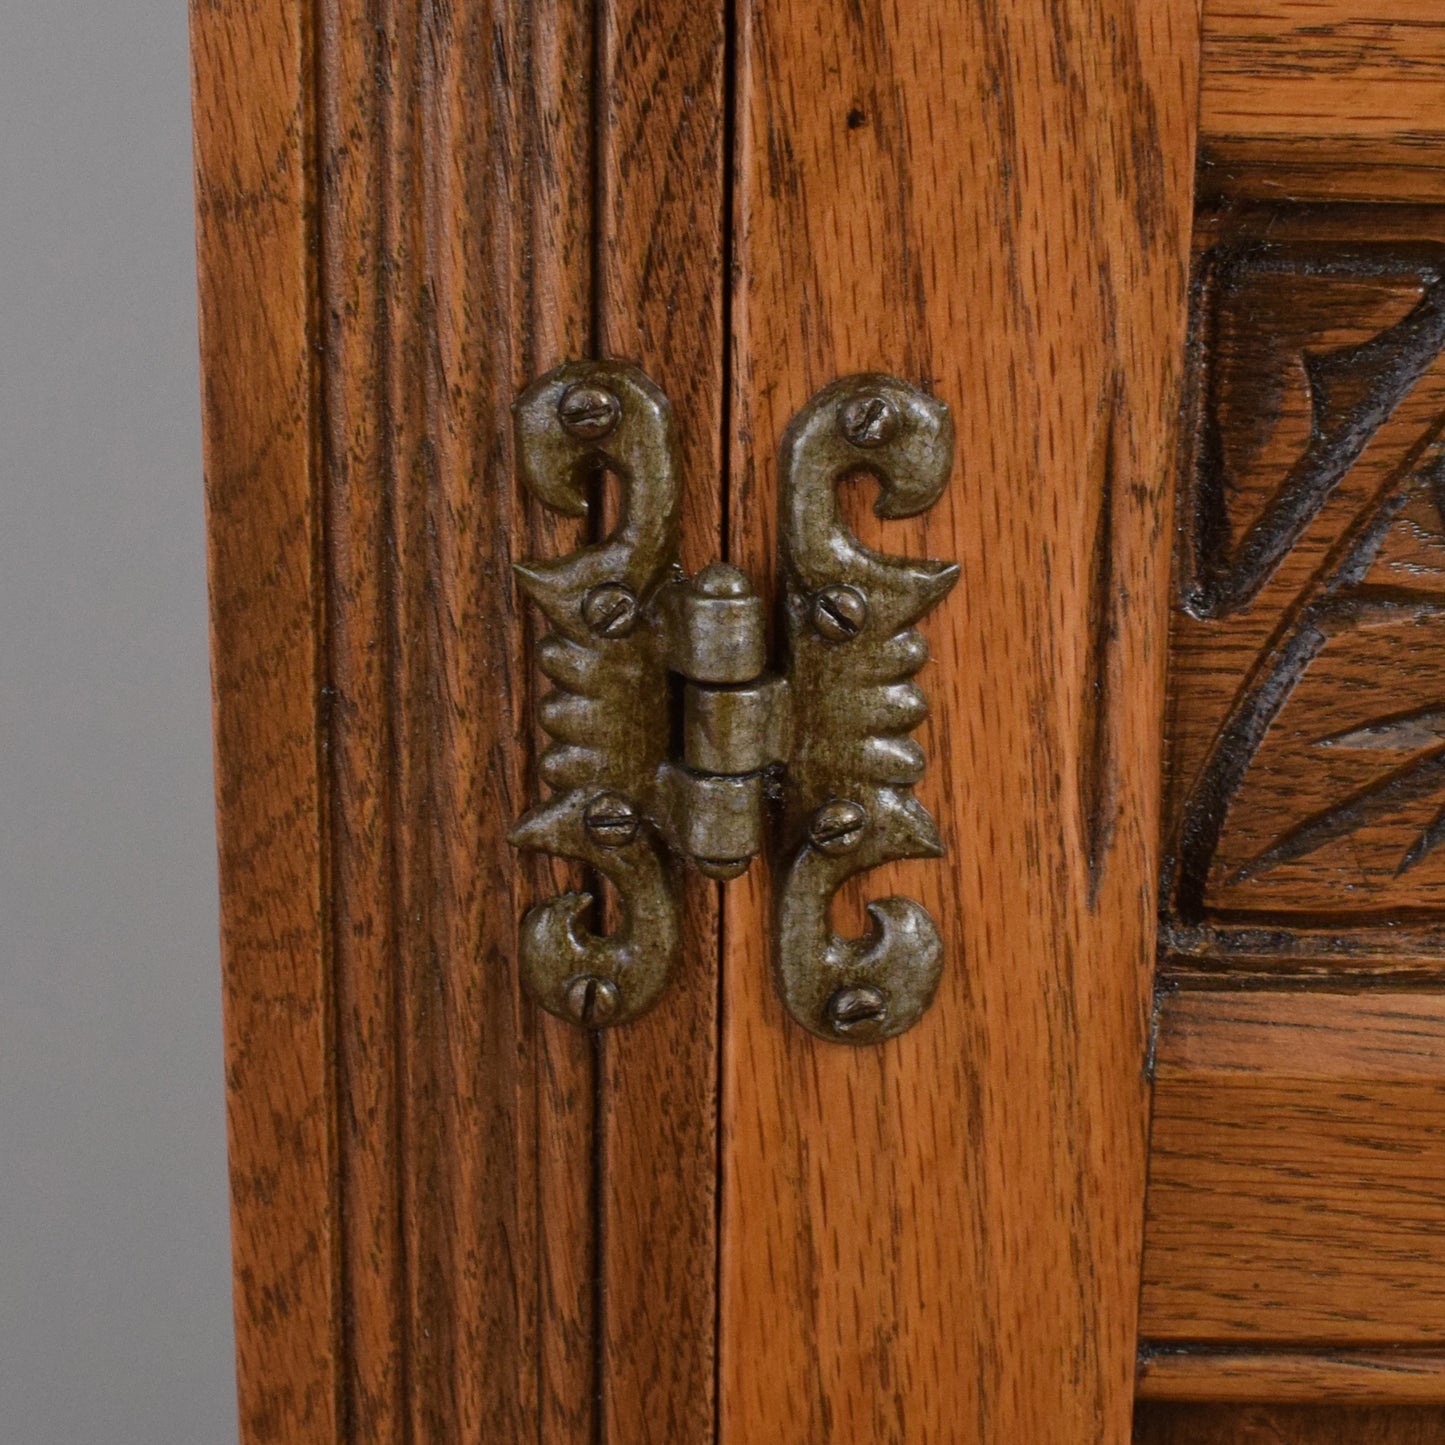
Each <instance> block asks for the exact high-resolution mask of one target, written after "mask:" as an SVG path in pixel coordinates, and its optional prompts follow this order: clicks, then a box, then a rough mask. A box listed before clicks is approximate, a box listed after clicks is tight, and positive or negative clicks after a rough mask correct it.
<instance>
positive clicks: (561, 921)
mask: <svg viewBox="0 0 1445 1445" xmlns="http://www.w3.org/2000/svg"><path fill="white" fill-rule="evenodd" d="M516 426H517V456H518V462H519V466H520V468H521V472H522V478H523V481H524V482H525V483H526V485H527V486H528V487H530V488H531V490H532V491H533V492H534V493H535V494H536V495H537V496H538V497H540V498H541V500H542V501H543V502H545V503H546V504H547V506H549V507H551V508H553V509H554V510H556V511H559V512H563V513H565V514H567V515H569V516H584V515H585V514H586V512H587V509H588V500H587V498H588V490H589V488H590V486H591V485H592V482H593V480H594V478H595V477H596V476H597V475H598V474H599V473H601V472H603V471H610V472H612V473H613V474H614V475H615V476H616V477H617V479H618V481H619V482H620V484H621V495H622V504H621V510H620V516H619V519H618V522H617V525H616V527H615V528H614V530H613V532H612V534H611V536H609V537H607V538H606V539H605V540H604V541H601V542H597V543H593V544H592V545H589V546H584V547H580V548H578V549H577V550H576V551H574V552H570V553H568V554H567V555H566V556H564V557H556V558H550V559H546V560H543V561H534V562H528V563H525V564H519V565H518V567H517V575H518V577H519V579H520V581H521V584H522V586H523V588H524V589H525V590H526V592H527V594H528V595H529V596H530V597H531V598H532V600H533V601H534V602H536V604H537V605H538V606H539V607H540V608H541V610H542V612H543V613H544V614H545V616H546V618H547V621H548V622H549V623H550V624H551V626H552V628H553V629H554V630H553V632H551V633H550V634H549V635H548V636H547V637H545V638H544V639H543V640H542V642H541V644H540V646H539V648H538V665H539V666H540V668H541V670H542V672H543V673H544V674H545V675H546V676H547V677H548V678H550V679H551V681H552V682H553V683H554V684H555V685H556V687H555V691H552V692H549V693H548V694H547V695H546V696H545V697H544V698H543V699H542V702H541V704H540V709H539V711H540V717H541V723H542V726H543V728H544V729H545V730H546V732H547V733H548V735H549V736H550V737H551V738H552V740H553V741H552V745H551V746H550V747H548V749H547V750H546V752H545V753H543V755H542V759H541V763H540V772H541V775H542V779H543V781H544V782H545V783H547V784H548V786H549V787H550V788H551V789H552V790H553V796H552V797H551V798H549V799H548V800H547V801H546V802H545V803H543V804H541V805H540V806H539V807H536V808H533V809H532V811H531V812H529V813H528V814H527V815H526V816H525V817H523V818H522V820H521V821H520V822H519V823H518V824H517V826H516V828H515V829H514V830H513V833H512V841H513V842H514V843H515V844H516V845H517V846H518V847H521V848H532V849H538V850H541V851H545V852H548V853H554V854H558V855H561V856H563V857H567V858H575V859H579V860H580V861H581V862H583V863H586V864H588V865H589V866H591V867H592V868H595V869H596V870H597V871H598V872H599V873H600V874H602V875H603V876H604V877H606V878H607V879H608V880H609V881H610V882H611V884H612V885H613V888H614V889H615V891H616V895H617V920H616V925H615V927H614V928H613V929H612V930H611V932H609V933H598V932H594V931H593V930H592V929H591V928H589V927H588V925H587V922H586V918H587V915H588V913H589V911H590V910H591V908H592V906H593V899H592V897H591V895H590V894H587V893H567V894H563V895H562V896H560V897H556V898H550V899H547V900H546V901H544V902H542V903H539V904H537V905H536V906H535V907H534V908H532V909H531V910H530V911H529V912H528V914H527V915H526V917H525V918H524V919H523V920H522V935H521V965H522V977H523V979H524V981H525V982H526V984H527V987H528V988H529V990H530V991H531V992H532V994H533V995H534V997H535V998H536V999H537V1000H538V1002H539V1003H541V1004H542V1006H543V1007H544V1008H547V1009H549V1010H551V1011H552V1012H553V1013H556V1014H560V1015H561V1016H562V1017H564V1018H569V1019H571V1020H573V1021H574V1022H576V1023H581V1024H585V1025H587V1026H589V1027H593V1028H597V1027H602V1026H604V1025H609V1024H618V1023H623V1022H626V1021H627V1020H629V1019H633V1018H636V1017H637V1016H638V1015H639V1014H641V1013H643V1012H644V1011H645V1010H647V1009H648V1008H650V1007H651V1006H652V1005H653V1004H654V1003H655V1002H656V1001H657V998H658V996H659V995H660V994H661V992H662V990H663V988H664V986H665V985H666V983H667V979H668V976H669V974H670V973H671V971H672V969H673V966H674V964H675V963H676V961H677V957H678V954H679V951H680V948H681V937H682V933H681V926H680V894H679V877H678V873H679V869H680V867H682V866H691V867H693V868H695V869H697V870H698V871H700V872H702V873H703V874H705V875H706V876H708V877H710V878H717V879H728V878H734V877H737V876H738V875H739V874H740V873H742V872H744V871H745V870H746V869H747V867H748V865H749V863H750V862H751V860H752V859H753V858H754V857H755V856H756V855H757V854H759V853H760V852H762V851H763V849H764V846H765V842H766V841H767V835H768V833H769V829H768V827H767V822H768V819H769V818H770V817H773V818H775V820H776V827H775V828H774V829H773V830H772V836H773V840H774V849H773V851H774V852H775V854H776V866H777V878H778V883H777V888H776V896H777V924H776V949H775V955H774V971H775V974H776V978H777V981H778V988H779V992H780V993H781V995H782V999H783V1002H784V1004H785V1005H786V1007H787V1009H788V1012H789V1013H790V1014H791V1015H792V1016H793V1018H794V1019H796V1020H797V1022H798V1023H800V1024H802V1025H803V1027H804V1028H806V1029H809V1030H811V1031H812V1032H813V1033H815V1034H817V1035H819V1036H820V1037H822V1038H826V1039H835V1040H841V1041H845V1042H849V1043H871V1042H875V1041H878V1040H881V1039H886V1038H891V1037H892V1036H894V1035H895V1034H899V1033H902V1032H903V1031H904V1030H905V1029H907V1028H909V1027H911V1026H912V1025H913V1024H914V1023H915V1022H917V1020H918V1019H919V1018H920V1017H921V1016H922V1014H923V1012H924V1010H925V1009H926V1008H927V1007H928V1005H929V1003H930V1002H931V1000H932V998H933V994H934V991H935V989H936V988H937V986H938V980H939V975H940V972H941V969H942V957H943V948H942V943H941V941H940V939H939V935H938V930H937V929H936V928H935V926H934V923H933V920H932V918H930V917H929V915H928V912H927V911H926V910H925V909H924V908H923V907H922V906H921V905H920V904H918V903H915V902H913V901H912V900H911V899H907V898H885V899H882V900H881V901H879V902H877V903H873V904H870V905H869V907H868V914H869V917H870V919H871V927H870V930H869V932H868V934H867V935H866V936H865V937H863V938H861V939H846V938H840V937H838V936H837V935H835V934H834V933H833V931H832V928H831V925H830V923H829V910H830V904H831V900H832V898H833V895H834V893H836V892H837V890H838V888H839V887H840V886H841V885H842V883H843V882H844V881H845V880H846V879H847V878H849V877H851V876H852V875H854V874H856V873H860V872H862V871H864V870H865V869H869V868H874V867H877V866H878V865H879V864H880V863H885V862H888V861H889V860H891V859H897V858H919V857H939V856H941V855H942V853H943V846H942V844H941V843H940V841H939V837H938V832H937V829H936V828H935V827H934V824H933V820H932V818H930V817H929V815H928V813H927V811H926V810H925V809H924V808H923V806H922V805H921V804H920V803H919V802H918V801H917V800H916V799H915V798H914V797H913V796H912V793H911V791H910V790H911V787H912V785H913V784H914V783H916V782H917V781H918V779H919V778H920V777H921V776H922V774H923V768H924V756H923V750H922V749H921V748H920V747H919V746H918V744H917V743H916V742H914V741H913V740H912V739H911V738H910V737H909V736H908V734H909V733H910V732H911V731H912V730H913V729H914V728H916V727H917V726H918V724H919V723H920V722H921V721H922V720H923V718H924V717H925V716H926V714H927V711H928V704H927V701H926V699H925V698H924V695H923V693H922V691H921V690H920V689H919V688H918V687H917V686H916V685H915V684H914V683H913V682H912V681H911V679H912V677H913V675H914V674H915V673H916V672H917V671H918V670H919V668H921V667H922V666H923V664H924V662H925V661H926V660H927V656H928V649H927V645H926V644H925V643H924V641H923V639H922V637H921V636H920V635H919V634H918V633H917V632H916V631H914V630H913V624H914V623H915V622H917V621H918V620H919V619H920V618H921V617H922V616H923V615H924V614H925V613H927V612H928V611H929V610H930V608H932V607H933V606H934V605H935V604H937V603H938V602H939V601H940V600H941V599H942V598H943V597H944V596H945V595H946V594H947V592H948V591H949V589H950V588H951V587H952V586H953V584H954V582H955V581H956V580H957V578H958V568H957V567H956V566H954V565H953V564H951V563H944V562H927V561H911V560H907V559H903V558H898V557H888V556H884V555H882V554H880V553H877V552H874V551H871V550H870V549H868V548H867V547H865V546H863V545H862V543H860V542H859V541H858V540H857V539H856V538H855V537H854V536H853V535H852V534H851V533H850V532H849V531H848V529H847V528H846V527H845V526H844V525H843V523H842V521H841V519H840V517H839V513H838V507H837V503H836V499H835V488H836V486H837V484H838V483H839V482H840V481H842V480H843V478H845V477H847V476H849V475H852V474H855V473H857V472H860V471H866V472H869V473H872V474H873V475H874V476H875V477H876V478H877V479H878V481H879V483H880V485H881V487H882V494H881V496H880V498H879V500H878V503H877V505H876V508H875V510H876V511H877V513H878V515H879V516H881V517H908V516H913V515H914V514H916V513H918V512H921V511H923V510H924V509H925V508H927V507H929V506H931V505H932V504H933V503H934V502H935V501H936V500H937V499H938V497H939V495H940V494H941V492H942V490H943V487H944V484H945V483H946V481H947V479H948V474H949V470H950V468H951V465H952V460H953V424H952V421H951V419H950V417H949V414H948V408H947V407H946V406H944V405H943V404H942V403H941V402H939V401H936V400H934V399H933V398H932V397H929V396H926V395H924V394H923V393H922V392H920V391H918V390H916V389H915V388H913V387H911V386H909V385H907V384H906V383H905V382H901V381H897V380H895V379H894V378H892V377H888V376H881V375H862V376H854V377H848V378H846V379H844V380H842V381H837V382H834V383H833V384H832V385H831V386H828V387H825V388H824V389H823V390H822V391H821V392H819V393H818V394H817V396H815V397H814V398H813V399H812V400H811V401H810V402H809V403H808V404H807V405H806V406H805V407H804V408H803V409H802V410H801V411H800V412H799V413H798V415H797V416H796V417H795V418H794V419H793V422H792V425H791V426H790V427H789V428H788V431H787V435H786V436H785V437H784V440H783V447H782V458H781V476H780V482H781V506H782V513H783V545H782V570H783V577H784V584H785V595H784V612H785V617H786V630H787V644H788V646H787V663H786V666H785V668H784V671H783V675H782V676H777V675H773V674H770V673H768V672H767V671H766V669H765V663H766V625H765V618H764V614H763V604H762V601H761V599H760V598H759V597H758V596H757V595H756V594H755V593H754V591H753V589H752V586H751V584H750V583H749V582H748V579H747V578H746V577H745V576H744V575H743V573H741V572H740V571H738V569H737V568H735V567H731V566H729V565H727V564H726V563H714V564H713V565H712V566H710V567H706V568H704V569H703V570H702V571H701V572H699V573H697V575H696V576H694V577H691V578H689V577H687V576H685V575H684V573H683V570H682V567H681V564H680V561H679V548H678V477H677V445H676V435H675V432H674V427H673V419H672V413H671V410H670V408H669V407H668V404H667V400H666V398H665V397H664V396H663V394H662V392H661V391H659V390H658V388H657V387H656V386H654V385H653V383H652V382H651V381H649V380H648V379H647V377H646V376H644V375H643V374H642V372H641V371H639V370H638V369H637V368H636V367H632V366H626V365H623V364H621V363H618V362H573V363H571V364H569V365H566V366H562V367H559V368H557V370H555V371H552V372H550V373H548V375H546V376H544V377H542V378H541V380H539V381H537V382H534V383H533V384H532V385H531V386H530V387H528V388H527V390H526V391H525V392H524V393H523V395H522V396H521V398H520V399H519V400H518V402H517V405H516ZM674 738H677V739H680V747H678V746H676V745H675V743H674Z"/></svg>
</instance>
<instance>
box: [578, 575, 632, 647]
mask: <svg viewBox="0 0 1445 1445" xmlns="http://www.w3.org/2000/svg"><path fill="white" fill-rule="evenodd" d="M582 620H583V622H585V623H586V624H587V626H588V628H589V629H590V630H591V631H592V632H595V633H596V634H597V636H598V637H626V636H627V634H628V633H629V632H631V631H632V629H633V628H634V627H635V626H636V625H637V598H636V597H635V596H634V595H633V591H632V588H630V587H629V586H628V585H627V584H626V583H625V582H604V583H602V585H601V586H600V587H594V588H593V589H592V590H591V591H590V592H589V593H588V594H587V595H586V596H585V597H584V598H583V599H582Z"/></svg>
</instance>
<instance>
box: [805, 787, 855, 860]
mask: <svg viewBox="0 0 1445 1445" xmlns="http://www.w3.org/2000/svg"><path fill="white" fill-rule="evenodd" d="M867 826H868V810H867V808H865V807H864V806H863V805H862V803H855V802H854V801H853V800H852V799H851V798H834V799H832V800H831V801H830V802H827V803H824V804H823V806H822V807H821V808H819V809H818V811H817V812H816V813H814V814H813V821H812V822H811V823H810V824H809V825H808V841H809V842H810V843H811V844H812V845H813V847H815V848H816V849H818V851H819V852H820V853H828V854H832V855H835V856H836V855H837V854H839V853H849V852H851V851H852V850H853V849H854V848H856V847H857V846H858V844H859V841H860V840H861V839H862V837H863V830H864V829H865V828H866V827H867Z"/></svg>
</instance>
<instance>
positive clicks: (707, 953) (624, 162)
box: [597, 0, 728, 1445]
mask: <svg viewBox="0 0 1445 1445" xmlns="http://www.w3.org/2000/svg"><path fill="white" fill-rule="evenodd" d="M599 16H600V19H601V23H602V31H601V35H600V37H599V42H600V54H599V74H600V76H601V77H602V78H603V79H602V91H601V106H600V111H599V119H600V125H599V142H600V153H599V183H600V199H601V215H600V218H599V246H600V259H599V285H598V294H597V305H598V314H597V336H598V341H597V350H598V354H600V355H604V356H613V357H626V358H628V359H629V360H633V361H636V362H638V363H639V364H640V365H641V366H642V367H643V369H644V370H645V371H646V372H647V373H648V375H649V376H651V377H652V379H653V380H654V381H655V382H657V384H658V385H659V386H661V387H662V389H663V391H664V392H666V394H667V397H668V400H669V401H670V402H671V403H672V407H673V410H674V413H675V414H676V416H677V419H678V434H679V449H680V459H681V476H682V547H683V563H684V565H685V566H686V567H687V569H688V570H689V571H695V570H697V569H699V568H701V567H704V566H706V565H707V564H708V563H710V562H714V561H716V560H717V559H718V558H719V557H720V556H721V555H722V514H723V481H722V477H723V467H722V434H723V428H722V413H723V353H724V346H723V299H724V294H725V290H726V284H725V273H724V261H725V246H724V231H725V225H726V210H725V200H724V171H725V162H726V157H725V154H724V148H723V147H724V134H725V128H726V113H727V97H726V94H725V91H726V77H725V74H724V67H725V62H726V58H727V49H728V40H727V22H728V15H727V13H726V9H725V6H724V5H723V4H722V3H721V0H608V3H607V4H605V5H603V6H601V7H599ZM718 912H719V910H718V889H717V885H716V884H714V883H709V882H707V881H706V880H705V879H703V878H701V877H700V876H697V875H692V876H690V877H689V878H688V879H687V881H686V896H685V900H684V916H683V929H684V933H683V937H684V947H683V959H682V964H681V966H680V967H679V969H678V970H677V975H676V977H675V978H674V979H673V981H672V984H671V986H670V987H669V989H668V991H667V992H666V994H665V995H664V996H663V999H662V1001H661V1002H660V1003H659V1005H658V1007H657V1008H656V1009H655V1010H653V1012H652V1013H651V1014H649V1015H647V1016H646V1017H645V1018H643V1019H640V1020H638V1021H637V1022H636V1023H634V1024H632V1025H629V1026H628V1027H627V1028H626V1029H623V1030H619V1031H617V1032H615V1033H608V1034H603V1035H602V1036H601V1039H600V1048H601V1053H602V1069H603V1074H602V1080H603V1087H602V1092H601V1094H600V1096H599V1102H600V1105H601V1109H602V1120H601V1123H602V1131H603V1135H602V1161H603V1165H604V1167H603V1170H602V1176H601V1181H602V1198H601V1207H602V1219H601V1237H602V1240H603V1250H604V1254H603V1260H602V1269H603V1274H602V1289H603V1295H602V1299H603V1304H602V1313H601V1321H600V1324H601V1331H602V1349H603V1352H604V1353H603V1360H602V1382H601V1383H602V1390H603V1400H604V1406H603V1416H604V1429H605V1432H606V1433H605V1437H604V1438H605V1439H607V1440H609V1441H614V1442H623V1441H628V1442H630V1441H636V1442H639V1445H643V1442H650V1441H658V1442H663V1441H665V1442H668V1445H674V1442H675V1445H702V1442H704V1441H708V1442H710V1441H711V1440H712V1438H713V1430H714V1420H715V1410H714V1403H715V1389H714V1384H715V1380H716V1373H717V1372H716V1349H715V1341H716V1334H717V1329H716V1318H717V1231H716V1222H717V1113H718V1100H717V1067H718V1065H717V1044H718V947H719V937H718Z"/></svg>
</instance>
